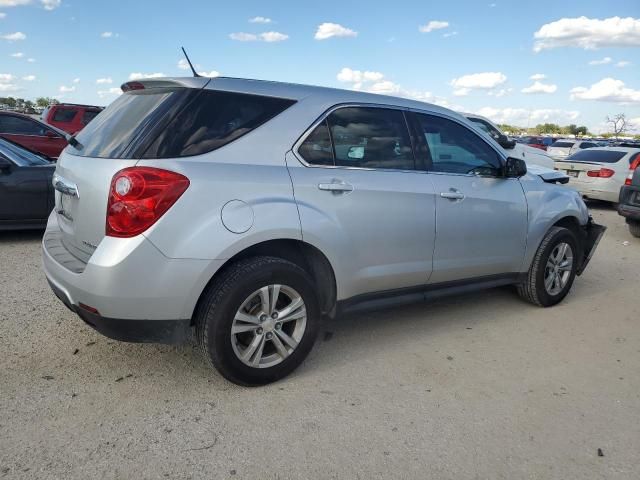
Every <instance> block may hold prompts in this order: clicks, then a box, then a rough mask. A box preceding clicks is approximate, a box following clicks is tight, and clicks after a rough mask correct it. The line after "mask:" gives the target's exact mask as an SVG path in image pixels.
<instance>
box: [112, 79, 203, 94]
mask: <svg viewBox="0 0 640 480" xmlns="http://www.w3.org/2000/svg"><path fill="white" fill-rule="evenodd" d="M210 81H211V78H209V77H180V78H166V77H162V78H141V79H139V80H132V81H130V82H125V83H123V84H122V85H121V86H120V88H121V89H122V91H123V92H130V91H132V90H148V89H151V88H179V87H184V88H204V87H206V86H207V84H208V83H209V82H210Z"/></svg>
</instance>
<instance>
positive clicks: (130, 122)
mask: <svg viewBox="0 0 640 480" xmlns="http://www.w3.org/2000/svg"><path fill="white" fill-rule="evenodd" d="M293 103H295V101H293V100H288V99H282V98H274V97H263V96H259V95H248V94H243V93H232V92H221V91H215V90H196V89H187V88H152V89H147V90H136V91H133V92H129V93H126V94H123V95H121V96H120V97H119V98H118V99H117V100H116V101H115V102H113V103H112V104H111V105H110V106H109V107H107V108H106V109H105V110H104V111H103V112H102V113H101V115H99V116H98V117H97V118H96V119H95V120H94V121H92V122H91V123H89V125H87V126H86V127H85V128H84V129H83V130H82V131H81V132H80V133H79V134H78V136H77V137H76V139H77V140H78V142H79V145H77V146H76V147H72V146H71V145H70V146H69V149H68V150H67V151H68V152H69V153H71V154H74V155H80V156H86V157H99V158H173V157H186V156H192V155H200V154H203V153H206V152H210V151H212V150H215V149H217V148H220V147H221V146H223V145H226V144H228V143H230V142H232V141H234V140H236V139H237V138H239V137H241V136H242V135H244V134H246V133H248V132H250V131H251V130H253V129H255V128H257V127H259V126H260V125H262V124H263V123H265V122H267V121H268V120H270V119H271V118H273V117H274V116H276V115H277V114H279V113H281V112H282V111H284V110H285V109H286V108H288V107H289V106H291V105H292V104H293Z"/></svg>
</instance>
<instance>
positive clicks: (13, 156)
mask: <svg viewBox="0 0 640 480" xmlns="http://www.w3.org/2000/svg"><path fill="white" fill-rule="evenodd" d="M0 155H2V156H3V157H5V158H7V159H8V160H10V161H12V162H13V163H15V164H16V165H18V166H19V167H30V166H33V165H51V162H49V161H48V160H46V159H45V158H44V157H41V156H40V155H37V154H35V153H33V152H30V151H29V150H25V149H24V148H22V147H19V146H18V145H15V144H13V143H11V142H7V141H6V140H5V139H3V138H0Z"/></svg>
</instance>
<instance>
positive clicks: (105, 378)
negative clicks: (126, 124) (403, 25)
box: [0, 205, 640, 480]
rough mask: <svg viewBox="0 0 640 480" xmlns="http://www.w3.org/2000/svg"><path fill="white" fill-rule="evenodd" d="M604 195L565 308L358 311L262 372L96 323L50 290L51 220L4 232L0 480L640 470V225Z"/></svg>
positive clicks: (486, 303)
mask: <svg viewBox="0 0 640 480" xmlns="http://www.w3.org/2000/svg"><path fill="white" fill-rule="evenodd" d="M593 208H594V217H595V218H596V221H599V222H601V223H604V224H606V225H608V226H609V230H608V232H607V233H606V236H605V238H604V239H603V241H602V243H601V245H600V248H599V250H598V252H597V254H596V256H595V258H594V259H593V261H592V263H591V265H590V266H589V268H588V270H587V271H586V272H585V274H584V275H583V276H582V277H580V278H578V279H577V281H576V283H575V284H574V288H573V291H572V292H571V294H570V295H569V296H568V297H567V299H566V300H565V301H564V302H563V303H562V304H561V305H559V306H557V307H555V308H551V309H540V308H536V307H533V306H530V305H528V304H525V303H523V302H522V301H520V300H519V299H518V298H517V297H516V296H515V295H514V294H513V293H512V291H511V290H510V289H496V290H492V291H488V292H484V293H478V294H475V295H470V296H466V297H456V298H448V299H445V300H442V301H438V302H434V303H432V304H429V305H426V306H425V305H416V306H409V307H403V308H401V309H396V310H391V311H389V310H387V311H381V312H375V313H369V314H363V315H358V316H351V317H348V318H342V319H340V320H336V321H332V322H328V323H327V324H326V325H325V326H324V329H323V333H322V334H321V336H320V339H319V341H318V343H317V344H316V347H315V348H314V350H313V351H312V353H311V355H310V356H309V358H308V360H307V361H306V362H305V363H304V364H303V366H302V367H301V368H300V369H299V370H298V371H296V372H295V373H294V374H293V375H292V376H291V377H289V378H287V379H286V380H284V381H282V382H280V383H277V384H274V385H270V386H267V387H264V388H257V389H245V388H240V387H237V386H235V385H232V384H230V383H228V382H226V381H225V380H223V379H222V378H221V377H220V376H219V375H218V374H217V373H215V372H214V371H212V370H210V369H209V368H208V367H207V366H206V364H205V362H204V361H203V359H202V358H201V357H200V355H199V353H198V351H197V350H196V348H195V347H194V345H185V346H179V347H171V346H158V345H137V344H126V343H119V342H115V341H112V340H109V339H107V338H105V337H102V336H100V335H98V334H97V333H95V332H94V331H92V330H91V329H90V328H89V327H87V326H85V325H84V324H83V323H82V322H81V321H80V319H78V318H77V317H75V316H74V315H73V314H71V313H70V312H68V311H67V310H66V309H65V308H64V307H63V306H62V305H61V304H60V302H58V301H57V299H56V298H55V297H54V296H53V294H52V293H51V292H50V291H49V288H48V286H47V284H46V281H45V279H44V277H43V274H42V272H41V270H40V257H39V249H40V245H39V236H40V235H39V234H38V233H0V291H1V292H2V294H1V295H2V301H1V302H0V479H4V478H11V479H14V478H29V479H32V478H50V479H63V478H64V479H72V478H78V479H88V478H91V479H99V478H108V479H125V478H127V479H129V478H131V479H133V478H136V479H143V478H179V479H183V478H184V479H187V478H194V479H199V478H216V479H219V478H261V479H270V478H282V479H284V478H340V479H342V478H362V479H370V478H391V477H394V478H421V479H424V478H437V479H456V480H460V479H471V478H473V479H492V480H493V479H516V478H517V479H520V478H532V479H546V478H550V479H556V478H557V479H563V480H566V479H589V478H606V479H618V478H619V479H634V478H640V421H639V420H640V375H638V373H639V372H640V327H639V321H640V302H638V280H639V275H638V272H639V270H640V268H639V267H640V240H638V239H635V238H633V237H631V235H630V234H629V232H628V231H627V229H626V226H625V224H624V221H623V220H622V219H621V218H620V217H618V216H617V215H616V214H615V212H614V211H613V210H612V209H610V208H607V207H604V206H601V205H596V206H594V207H593ZM626 242H628V243H626ZM599 451H600V452H601V453H602V455H601V456H600V455H599Z"/></svg>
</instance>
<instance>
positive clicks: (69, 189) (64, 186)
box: [52, 173, 80, 199]
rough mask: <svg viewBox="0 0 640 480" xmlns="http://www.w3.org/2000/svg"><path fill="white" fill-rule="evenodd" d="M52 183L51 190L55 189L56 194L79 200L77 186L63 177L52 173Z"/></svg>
mask: <svg viewBox="0 0 640 480" xmlns="http://www.w3.org/2000/svg"><path fill="white" fill-rule="evenodd" d="M52 183H53V188H55V189H56V190H57V191H58V192H60V193H62V194H64V195H69V196H70V197H76V198H78V199H79V198H80V193H79V192H78V186H77V185H76V184H75V183H73V182H71V181H69V180H67V179H66V178H64V177H63V176H61V175H58V174H57V173H54V174H53V180H52Z"/></svg>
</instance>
